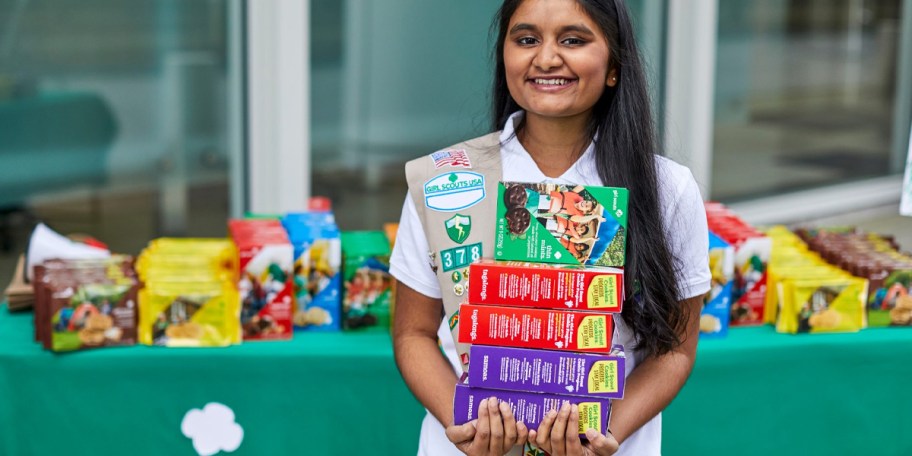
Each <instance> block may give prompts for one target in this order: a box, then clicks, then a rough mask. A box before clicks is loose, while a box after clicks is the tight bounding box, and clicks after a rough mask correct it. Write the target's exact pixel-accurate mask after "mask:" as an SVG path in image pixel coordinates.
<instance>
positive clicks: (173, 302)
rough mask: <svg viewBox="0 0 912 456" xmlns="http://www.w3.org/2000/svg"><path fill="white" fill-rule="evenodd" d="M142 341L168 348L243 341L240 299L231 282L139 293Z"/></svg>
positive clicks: (161, 286) (150, 287)
mask: <svg viewBox="0 0 912 456" xmlns="http://www.w3.org/2000/svg"><path fill="white" fill-rule="evenodd" d="M139 304H140V322H139V340H140V343H142V344H145V345H158V346H165V347H224V346H228V345H233V344H238V343H240V342H241V331H240V307H241V306H240V298H239V297H238V292H237V289H236V288H235V287H234V285H233V284H231V283H229V282H212V283H173V282H172V283H169V282H157V283H154V284H147V286H146V287H144V288H143V289H142V290H140V292H139Z"/></svg>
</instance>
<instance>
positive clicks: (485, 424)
mask: <svg viewBox="0 0 912 456" xmlns="http://www.w3.org/2000/svg"><path fill="white" fill-rule="evenodd" d="M488 402H490V400H488V399H482V400H481V403H480V404H478V423H477V424H476V425H475V442H474V444H473V446H474V447H475V448H490V445H491V417H490V414H489V413H488ZM498 421H499V420H498Z"/></svg>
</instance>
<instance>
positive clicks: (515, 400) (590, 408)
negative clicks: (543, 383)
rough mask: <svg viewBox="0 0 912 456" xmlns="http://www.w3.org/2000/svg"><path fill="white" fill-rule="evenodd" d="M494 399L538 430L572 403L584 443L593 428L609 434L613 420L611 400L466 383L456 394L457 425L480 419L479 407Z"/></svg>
mask: <svg viewBox="0 0 912 456" xmlns="http://www.w3.org/2000/svg"><path fill="white" fill-rule="evenodd" d="M491 397H496V398H497V400H498V401H502V402H506V403H507V404H509V405H510V408H511V409H512V410H513V416H514V417H515V418H516V421H517V422H519V421H521V422H523V423H524V424H525V425H526V426H527V427H528V428H529V429H537V428H538V425H539V424H541V422H542V420H543V419H544V417H545V415H546V414H547V413H548V412H549V411H551V410H560V407H561V405H563V404H564V403H567V402H569V403H571V404H576V405H577V406H578V407H579V433H580V438H581V439H584V440H585V434H586V430H587V429H590V428H591V429H595V430H598V431H599V432H601V433H602V434H605V433H607V432H608V419H609V418H610V416H611V401H610V400H609V399H604V398H594V397H581V396H568V395H560V394H550V393H529V392H524V391H504V390H492V389H485V388H476V387H472V386H468V385H467V384H465V383H462V382H461V383H458V384H457V385H456V394H455V396H454V398H453V415H454V416H453V418H454V422H455V424H457V425H459V424H465V423H468V422H469V421H472V420H474V419H476V418H478V406H479V404H480V403H481V401H482V400H483V399H489V398H491Z"/></svg>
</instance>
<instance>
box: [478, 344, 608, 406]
mask: <svg viewBox="0 0 912 456" xmlns="http://www.w3.org/2000/svg"><path fill="white" fill-rule="evenodd" d="M469 354H470V355H469V373H468V384H469V385H471V386H473V387H479V388H487V389H496V390H512V391H527V392H530V393H552V394H570V395H575V396H592V397H598V398H605V399H621V398H623V397H624V377H625V364H626V358H625V356H624V347H623V346H621V345H615V346H614V348H612V350H611V353H609V354H607V355H596V354H590V353H573V352H561V351H553V350H532V349H526V348H508V347H490V346H485V345H473V346H472V347H471V348H470V349H469Z"/></svg>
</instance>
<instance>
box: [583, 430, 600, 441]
mask: <svg viewBox="0 0 912 456" xmlns="http://www.w3.org/2000/svg"><path fill="white" fill-rule="evenodd" d="M598 435H599V433H598V431H596V430H595V429H592V428H589V429H586V438H587V439H589V440H595V438H596V437H598Z"/></svg>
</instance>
